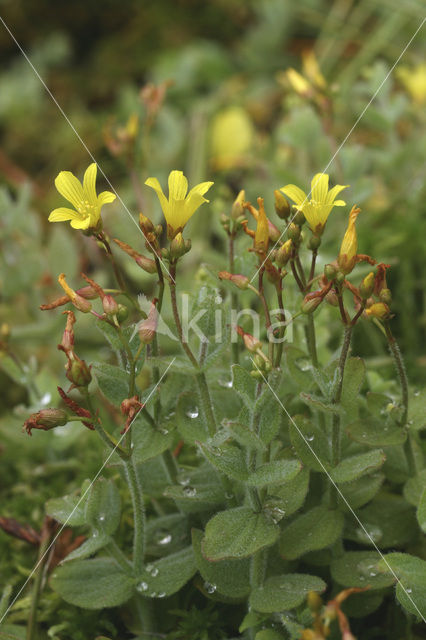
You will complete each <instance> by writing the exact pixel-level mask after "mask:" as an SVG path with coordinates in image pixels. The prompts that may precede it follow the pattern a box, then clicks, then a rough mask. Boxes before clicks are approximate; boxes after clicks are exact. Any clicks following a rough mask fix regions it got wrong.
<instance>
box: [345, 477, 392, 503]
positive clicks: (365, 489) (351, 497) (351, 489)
mask: <svg viewBox="0 0 426 640" xmlns="http://www.w3.org/2000/svg"><path fill="white" fill-rule="evenodd" d="M384 479H385V476H384V475H383V473H380V472H378V473H373V474H371V475H369V476H363V477H362V478H358V480H354V481H353V482H347V483H346V484H343V485H341V486H340V487H339V490H340V492H341V493H342V494H343V495H344V497H345V498H346V500H347V502H348V504H349V505H350V507H351V510H352V509H358V508H359V507H362V506H363V505H364V504H366V503H367V502H370V500H371V499H372V498H374V496H375V495H376V494H377V492H378V491H379V490H380V487H381V486H382V484H383V481H384ZM341 508H342V509H345V510H349V507H348V506H347V504H345V502H344V501H343V500H342V501H341Z"/></svg>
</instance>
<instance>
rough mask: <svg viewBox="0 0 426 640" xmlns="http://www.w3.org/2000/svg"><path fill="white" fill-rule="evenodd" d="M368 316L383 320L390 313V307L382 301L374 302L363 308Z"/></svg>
mask: <svg viewBox="0 0 426 640" xmlns="http://www.w3.org/2000/svg"><path fill="white" fill-rule="evenodd" d="M365 313H366V314H367V316H368V317H373V318H378V319H379V320H385V319H386V318H388V317H389V315H390V309H389V307H388V305H387V304H385V303H384V302H375V303H374V304H372V305H371V307H368V309H366V310H365Z"/></svg>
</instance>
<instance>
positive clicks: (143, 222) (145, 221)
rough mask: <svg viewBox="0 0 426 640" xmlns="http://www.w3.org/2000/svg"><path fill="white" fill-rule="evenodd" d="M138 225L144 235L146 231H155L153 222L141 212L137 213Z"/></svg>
mask: <svg viewBox="0 0 426 640" xmlns="http://www.w3.org/2000/svg"><path fill="white" fill-rule="evenodd" d="M139 226H140V228H141V229H142V233H143V234H144V236H146V235H147V234H148V233H154V231H155V229H154V225H153V223H152V222H151V220H150V219H149V218H148V217H147V216H144V214H143V213H140V214H139Z"/></svg>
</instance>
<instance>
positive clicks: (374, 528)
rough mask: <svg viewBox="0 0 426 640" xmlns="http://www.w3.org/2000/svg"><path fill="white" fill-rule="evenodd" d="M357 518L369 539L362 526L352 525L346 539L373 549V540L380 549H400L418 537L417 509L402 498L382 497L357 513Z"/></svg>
mask: <svg viewBox="0 0 426 640" xmlns="http://www.w3.org/2000/svg"><path fill="white" fill-rule="evenodd" d="M358 516H359V519H360V521H361V522H362V524H363V526H364V528H365V529H366V531H367V532H368V534H369V536H370V537H369V536H368V535H367V534H366V532H365V531H364V528H362V527H361V526H358V527H354V526H353V524H352V523H351V524H350V525H349V526H348V529H347V531H345V534H344V537H345V538H347V539H349V540H354V541H355V542H362V543H363V544H365V545H369V546H371V545H372V544H373V543H372V542H371V538H372V539H373V541H374V542H375V543H376V544H378V545H379V546H380V548H381V549H384V548H389V547H401V546H403V545H406V544H408V543H409V542H411V541H413V540H414V539H415V537H416V536H417V531H418V530H417V523H416V518H415V513H414V509H413V507H412V506H411V505H409V504H407V502H406V501H405V500H404V499H403V498H401V497H400V496H396V495H392V494H385V493H383V494H380V495H378V496H377V497H376V498H374V500H372V502H370V504H368V505H367V506H366V507H364V508H363V509H361V510H360V511H358Z"/></svg>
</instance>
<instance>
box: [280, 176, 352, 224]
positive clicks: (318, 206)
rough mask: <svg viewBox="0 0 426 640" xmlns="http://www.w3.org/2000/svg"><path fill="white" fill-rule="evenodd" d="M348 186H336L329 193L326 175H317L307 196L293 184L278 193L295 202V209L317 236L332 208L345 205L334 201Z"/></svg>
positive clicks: (341, 201) (339, 201)
mask: <svg viewBox="0 0 426 640" xmlns="http://www.w3.org/2000/svg"><path fill="white" fill-rule="evenodd" d="M348 186H349V185H341V184H336V186H335V187H333V188H332V189H330V191H329V190H328V175H327V174H326V173H317V174H316V175H315V176H314V177H313V178H312V181H311V192H310V194H308V195H307V194H306V193H305V192H304V191H302V189H299V187H296V185H294V184H288V185H286V186H285V187H282V189H280V191H282V192H283V193H284V195H286V196H288V197H289V198H291V199H292V200H293V202H295V204H296V206H297V208H298V209H299V210H300V211H302V212H303V215H304V216H305V218H306V220H307V221H308V223H309V226H310V227H311V229H312V231H313V232H314V233H315V234H317V235H321V234H322V232H323V230H324V227H325V223H326V222H327V218H328V216H329V215H330V212H331V210H332V208H333V207H343V206H344V205H345V204H346V202H344V201H343V200H335V198H336V196H337V195H338V194H339V193H340V192H341V191H342V190H343V189H346V188H347V187H348ZM309 195H311V196H312V199H311V200H309Z"/></svg>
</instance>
